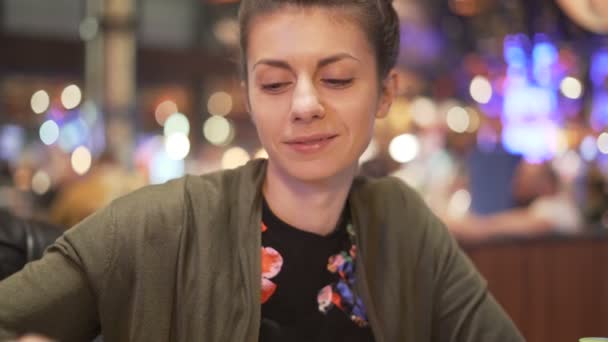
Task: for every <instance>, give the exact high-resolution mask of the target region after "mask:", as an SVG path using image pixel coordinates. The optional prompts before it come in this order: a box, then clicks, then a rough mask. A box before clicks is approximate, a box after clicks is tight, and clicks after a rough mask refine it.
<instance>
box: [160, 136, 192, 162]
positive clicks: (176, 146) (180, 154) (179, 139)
mask: <svg viewBox="0 0 608 342" xmlns="http://www.w3.org/2000/svg"><path fill="white" fill-rule="evenodd" d="M165 151H166V152H167V155H168V156H169V158H171V159H173V160H182V159H184V158H186V156H187V155H188V153H190V140H189V139H188V136H187V135H186V134H184V133H181V132H176V133H172V134H171V135H169V136H168V137H165Z"/></svg>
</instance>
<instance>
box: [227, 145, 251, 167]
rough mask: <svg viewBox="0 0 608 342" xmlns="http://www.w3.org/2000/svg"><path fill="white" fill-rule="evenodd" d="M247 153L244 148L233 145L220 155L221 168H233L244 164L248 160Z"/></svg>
mask: <svg viewBox="0 0 608 342" xmlns="http://www.w3.org/2000/svg"><path fill="white" fill-rule="evenodd" d="M249 159H250V157H249V153H247V151H245V149H243V148H241V147H238V146H235V147H231V148H229V149H227V150H226V152H224V155H223V156H222V169H234V168H237V167H239V166H242V165H245V163H247V162H248V161H249Z"/></svg>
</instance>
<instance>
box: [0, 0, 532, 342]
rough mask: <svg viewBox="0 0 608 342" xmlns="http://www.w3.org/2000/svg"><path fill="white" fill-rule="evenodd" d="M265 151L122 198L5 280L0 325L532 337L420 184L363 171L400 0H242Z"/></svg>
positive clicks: (253, 102) (212, 337) (250, 336)
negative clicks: (365, 174) (415, 187)
mask: <svg viewBox="0 0 608 342" xmlns="http://www.w3.org/2000/svg"><path fill="white" fill-rule="evenodd" d="M240 6H241V7H240V11H239V20H240V32H241V34H242V36H241V49H242V56H243V72H244V80H243V84H244V90H245V91H246V95H247V96H246V97H247V104H248V109H249V112H250V115H251V118H252V120H253V122H254V124H255V127H256V129H257V132H258V135H259V138H260V140H261V142H262V145H263V147H264V148H265V150H266V151H267V152H268V156H269V157H268V160H265V159H264V160H260V159H257V160H254V161H252V162H249V163H248V164H246V165H245V166H243V167H240V168H237V169H235V170H228V171H222V172H216V173H213V174H207V175H203V176H187V177H184V178H181V179H178V180H174V181H171V182H168V183H166V184H163V185H157V186H150V187H146V188H144V189H142V190H141V191H136V192H134V193H133V194H130V195H128V196H126V197H123V198H121V199H119V200H116V201H114V202H113V203H112V204H111V205H109V206H108V207H106V208H104V209H103V210H100V211H97V212H96V213H95V214H93V215H92V216H89V217H87V218H86V219H85V220H83V221H81V222H80V223H79V224H78V225H77V226H75V227H73V228H72V229H70V230H68V231H67V232H66V233H65V234H64V236H63V237H62V238H60V239H59V241H58V242H57V243H56V244H55V245H54V246H53V247H52V248H51V249H49V251H48V252H47V253H46V254H45V256H44V258H43V259H42V260H40V261H39V262H34V263H31V264H29V265H28V266H26V268H25V270H24V271H22V272H20V273H18V274H16V275H14V276H12V277H10V278H8V279H6V280H5V281H3V282H0V338H8V337H14V336H16V335H18V334H21V333H26V332H34V333H43V334H45V335H48V336H49V337H52V338H57V339H60V340H62V341H72V340H74V341H76V340H86V339H91V338H92V337H94V336H95V335H96V334H97V333H98V332H99V331H101V333H102V334H103V336H104V339H106V340H108V341H126V340H130V341H148V340H172V341H197V340H204V341H222V342H223V341H263V342H272V341H341V340H342V341H345V340H347V341H352V342H355V341H360V342H371V341H399V340H407V341H417V342H424V341H463V342H464V341H470V342H473V341H523V337H522V336H521V335H520V333H519V332H518V330H517V328H516V327H515V326H514V325H513V323H512V322H511V320H510V319H509V317H508V316H507V315H506V314H505V312H504V311H503V310H502V308H501V307H500V306H499V304H498V303H497V302H496V301H495V300H494V298H493V296H492V295H491V294H490V293H489V292H488V290H487V287H486V283H485V281H484V280H483V279H482V277H481V276H480V275H479V274H478V272H477V271H476V269H475V268H474V266H473V265H472V264H471V262H470V261H469V260H468V259H467V258H466V257H465V256H464V254H463V252H462V251H461V250H460V248H459V247H458V245H457V244H456V242H455V241H454V239H453V238H452V236H451V235H450V234H449V232H448V231H447V230H446V229H445V227H444V226H443V224H442V223H441V222H440V221H439V220H438V219H437V217H436V216H434V215H433V214H432V213H431V211H430V210H429V209H428V208H427V207H426V206H425V204H424V202H423V201H422V199H421V198H420V197H419V196H418V195H417V194H416V193H415V192H414V191H413V190H412V189H411V188H409V187H407V186H406V185H405V184H403V183H401V182H399V181H398V180H396V179H394V178H381V179H368V178H362V177H356V173H357V169H358V160H359V158H360V156H361V154H362V153H363V152H364V150H365V148H366V146H368V144H369V142H370V140H371V137H372V132H373V127H374V121H375V119H376V118H383V117H385V116H386V115H387V113H388V110H389V108H390V106H391V103H392V101H393V98H394V94H395V89H396V85H397V84H396V74H395V72H394V69H393V67H394V65H395V61H396V58H397V52H398V50H399V41H400V39H399V21H398V17H397V14H396V13H395V10H394V8H393V7H392V3H391V1H389V0H378V1H376V0H373V1H359V0H349V1H340V2H336V1H333V0H319V1H308V0H306V1H303V0H284V1H279V0H244V1H241V4H240Z"/></svg>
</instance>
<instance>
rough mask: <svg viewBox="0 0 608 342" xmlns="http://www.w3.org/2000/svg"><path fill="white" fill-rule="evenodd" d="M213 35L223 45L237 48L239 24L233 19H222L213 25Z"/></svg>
mask: <svg viewBox="0 0 608 342" xmlns="http://www.w3.org/2000/svg"><path fill="white" fill-rule="evenodd" d="M213 34H214V35H215V38H217V40H218V41H220V42H221V43H222V44H225V45H228V46H236V45H237V44H238V42H239V23H238V22H237V21H236V19H233V18H224V19H220V20H218V21H217V22H216V23H215V24H214V25H213Z"/></svg>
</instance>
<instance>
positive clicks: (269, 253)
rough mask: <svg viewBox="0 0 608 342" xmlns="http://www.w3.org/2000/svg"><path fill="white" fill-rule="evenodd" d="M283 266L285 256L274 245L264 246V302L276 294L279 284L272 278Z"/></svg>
mask: <svg viewBox="0 0 608 342" xmlns="http://www.w3.org/2000/svg"><path fill="white" fill-rule="evenodd" d="M281 267H283V257H282V256H281V254H280V253H279V252H277V250H276V249H274V248H272V247H262V303H265V302H266V301H267V300H268V299H270V297H271V296H272V295H273V294H274V291H275V290H276V289H277V285H276V284H275V283H273V282H272V281H271V280H270V279H272V278H274V277H275V276H276V275H277V274H279V272H280V271H281Z"/></svg>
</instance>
